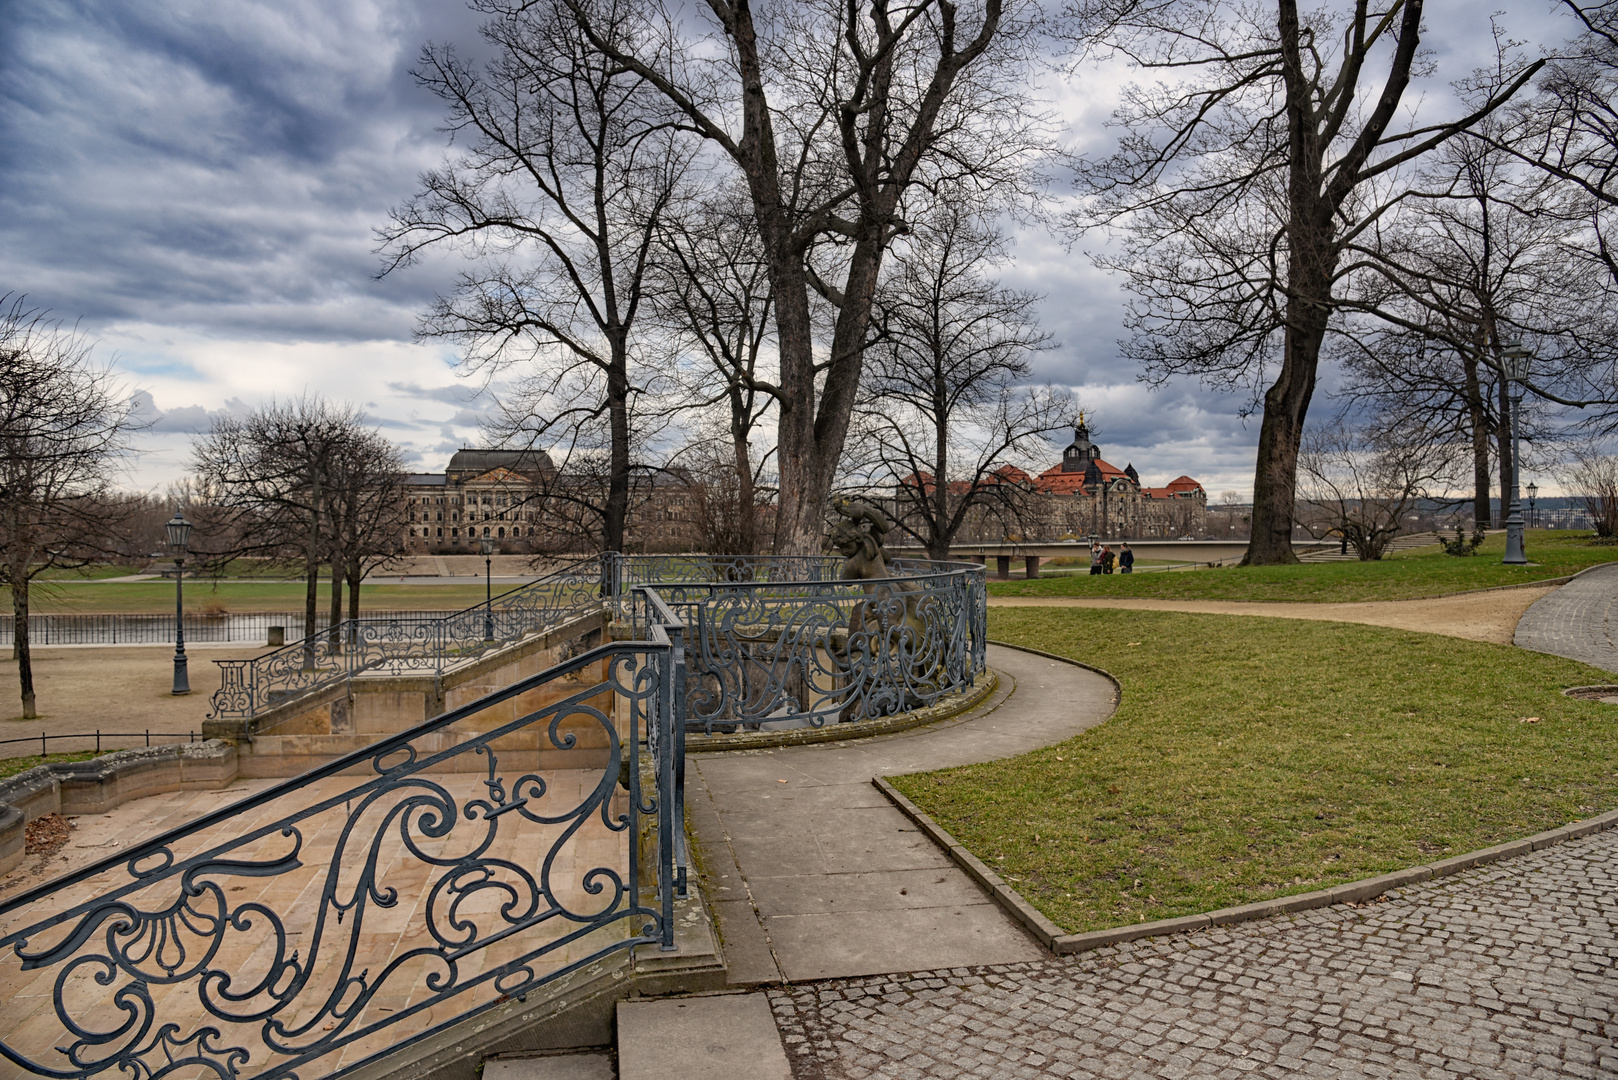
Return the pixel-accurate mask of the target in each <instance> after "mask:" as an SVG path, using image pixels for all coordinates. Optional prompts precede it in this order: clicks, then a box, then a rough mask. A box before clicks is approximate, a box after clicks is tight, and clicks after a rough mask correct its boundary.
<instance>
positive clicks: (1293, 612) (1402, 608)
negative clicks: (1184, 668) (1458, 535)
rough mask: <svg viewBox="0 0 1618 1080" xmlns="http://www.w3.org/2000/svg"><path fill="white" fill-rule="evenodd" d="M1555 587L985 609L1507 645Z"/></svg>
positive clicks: (997, 602)
mask: <svg viewBox="0 0 1618 1080" xmlns="http://www.w3.org/2000/svg"><path fill="white" fill-rule="evenodd" d="M1556 588H1557V586H1555V585H1539V586H1533V587H1530V588H1523V589H1497V590H1493V591H1490V592H1477V593H1466V594H1464V595H1461V596H1441V597H1433V598H1428V599H1423V600H1376V601H1370V602H1365V603H1354V604H1278V603H1255V602H1251V601H1244V600H1112V599H1095V600H1085V599H1080V598H1075V597H1061V598H1051V599H1043V598H1037V597H1026V596H1005V597H994V598H991V599H990V600H989V606H990V607H1086V608H1125V609H1130V610H1134V611H1192V612H1200V613H1203V614H1208V615H1262V616H1265V617H1268V618H1272V619H1315V620H1324V621H1326V622H1352V623H1365V624H1367V625H1370V626H1391V627H1393V628H1394V629H1397V630H1418V631H1420V632H1422V633H1424V634H1444V635H1447V636H1449V637H1458V638H1467V639H1468V640H1471V641H1492V642H1494V643H1495V644H1496V645H1510V644H1511V636H1512V633H1513V632H1514V631H1515V630H1516V628H1517V620H1518V619H1521V618H1522V616H1523V612H1525V611H1527V610H1528V608H1529V606H1530V605H1531V604H1533V602H1534V601H1535V600H1538V599H1539V598H1540V597H1542V596H1544V595H1545V594H1546V593H1549V592H1553V591H1554V590H1555V589H1556Z"/></svg>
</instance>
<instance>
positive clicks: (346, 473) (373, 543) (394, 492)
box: [327, 430, 408, 626]
mask: <svg viewBox="0 0 1618 1080" xmlns="http://www.w3.org/2000/svg"><path fill="white" fill-rule="evenodd" d="M404 478H405V477H404V458H403V455H402V454H401V453H400V452H399V448H398V447H397V446H395V445H394V444H393V443H391V442H389V441H388V440H387V439H386V438H384V437H383V436H382V435H381V434H380V433H378V432H375V431H364V430H360V431H356V432H354V433H352V435H351V438H350V444H349V446H348V448H347V450H346V451H345V452H344V453H343V454H342V455H341V456H340V457H338V458H337V459H336V460H335V461H334V463H333V469H332V476H331V483H330V485H329V487H328V488H327V490H328V492H329V495H328V500H329V503H330V511H329V515H328V516H329V519H330V521H331V529H330V536H331V567H332V599H333V607H332V613H331V625H333V626H335V625H336V624H337V623H338V621H339V620H340V619H341V603H340V600H341V596H342V590H341V589H339V588H338V587H337V578H338V576H339V574H341V576H342V580H343V582H344V583H345V584H346V585H347V586H348V617H349V618H350V619H357V618H359V617H360V584H361V583H362V582H363V581H364V580H365V578H366V577H367V576H369V575H370V573H371V572H372V571H373V570H376V569H378V568H380V567H383V566H386V565H388V564H389V563H390V562H393V561H394V560H396V559H398V558H399V556H401V555H403V554H404V531H405V529H406V528H407V527H408V526H407V515H406V494H405V484H404Z"/></svg>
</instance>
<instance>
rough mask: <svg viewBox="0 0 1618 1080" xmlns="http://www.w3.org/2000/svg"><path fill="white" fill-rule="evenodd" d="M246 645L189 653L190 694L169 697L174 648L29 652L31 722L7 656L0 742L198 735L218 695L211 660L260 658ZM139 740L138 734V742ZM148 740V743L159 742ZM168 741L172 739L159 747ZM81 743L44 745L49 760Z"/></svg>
mask: <svg viewBox="0 0 1618 1080" xmlns="http://www.w3.org/2000/svg"><path fill="white" fill-rule="evenodd" d="M263 651H264V650H263V649H262V648H258V649H255V648H253V647H252V646H251V645H240V644H237V645H221V646H218V647H207V646H187V648H186V654H187V656H188V658H189V661H190V662H189V664H187V670H188V672H189V674H190V678H191V693H190V694H189V695H188V696H184V697H175V696H174V694H173V693H172V692H171V691H172V690H173V687H174V646H172V645H129V646H121V645H110V646H102V645H67V646H60V645H59V646H52V647H49V648H41V649H35V650H34V694H35V698H36V699H37V701H38V704H39V711H40V713H41V714H42V715H41V716H40V718H39V719H37V720H22V719H18V718H19V717H21V716H22V698H21V697H20V696H19V694H18V691H17V662H16V661H15V660H13V659H11V657H10V650H9V649H7V650H6V654H5V659H3V660H0V739H17V738H23V737H32V738H34V739H38V737H39V733H40V732H42V731H43V732H46V733H48V734H51V735H59V734H60V735H67V734H77V733H79V732H93V731H95V730H97V729H98V728H99V729H100V730H101V732H102V733H103V735H106V734H109V733H112V732H122V733H126V734H140V733H144V732H145V731H146V730H147V729H148V728H150V729H151V730H152V731H153V732H154V733H156V732H165V733H168V734H174V733H180V734H184V733H187V732H191V731H195V732H197V736H198V738H201V735H202V721H203V719H204V718H206V717H207V715H208V699H209V697H210V696H211V695H212V694H213V692H214V691H215V690H217V689H219V669H218V668H217V667H215V666H214V663H213V662H214V661H215V660H226V659H236V658H240V657H248V656H256V655H258V654H259V653H260V652H263ZM142 737H143V738H144V735H143V736H142ZM157 741H158V740H157V739H155V738H154V739H153V742H157ZM162 741H164V742H173V741H175V740H173V739H165V740H162ZM94 745H95V741H94V740H93V739H92V740H90V741H89V742H84V743H69V742H61V743H58V742H57V741H56V740H55V739H52V740H51V742H50V749H51V752H52V753H56V752H57V751H65V750H88V749H91V748H92V747H93V746H94ZM138 745H141V744H140V743H139V742H131V741H130V740H129V739H120V740H117V741H110V740H106V739H103V746H104V747H105V748H108V749H115V750H122V749H125V748H127V747H130V746H138ZM38 752H39V744H38V742H35V743H34V744H33V745H32V746H28V745H26V744H15V743H13V744H7V743H0V757H15V756H18V755H20V754H24V753H32V754H37V753H38Z"/></svg>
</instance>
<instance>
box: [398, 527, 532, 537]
mask: <svg viewBox="0 0 1618 1080" xmlns="http://www.w3.org/2000/svg"><path fill="white" fill-rule="evenodd" d="M490 528H491V526H488V525H485V526H483V535H484V536H489V535H491V534H490V532H489V529H490ZM493 528H494V533H493V535H494V536H495V537H496V538H497V539H500V540H504V539H506V530H505V527H504V526H493ZM477 534H478V531H477V529H475V528H470V529H467V530H466V535H467V537H468V538H469V539H471V538H475V537H476V536H477ZM522 534H523V532H522V529H520V528H517V527H516V526H513V527H512V530H511V538H512V539H515V538H517V537H519V536H521V535H522ZM410 535H411V536H416V535H417V533H416V530H415V529H411V530H410ZM420 535H421V537H422V539H428V538H430V536H431V530H428V529H423V530H421V534H420ZM449 535H450V537H451V538H452V539H459V537H460V535H461V530H460V529H457V528H451V529H450V531H449ZM528 535H529V536H533V535H534V527H533V526H532V525H530V526H528ZM443 538H444V530H443V529H439V530H438V539H440V540H442V539H443Z"/></svg>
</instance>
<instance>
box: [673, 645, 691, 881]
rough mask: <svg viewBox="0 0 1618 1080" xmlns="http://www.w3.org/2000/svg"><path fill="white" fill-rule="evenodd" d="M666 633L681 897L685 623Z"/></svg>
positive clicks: (683, 865) (683, 873)
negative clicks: (669, 670) (667, 640)
mask: <svg viewBox="0 0 1618 1080" xmlns="http://www.w3.org/2000/svg"><path fill="white" fill-rule="evenodd" d="M668 633H669V656H670V660H671V663H670V668H671V672H670V675H671V681H672V682H673V687H672V688H671V697H672V708H671V710H670V713H669V723H670V724H671V725H672V731H671V732H670V734H671V735H672V736H673V737H672V738H671V739H670V740H669V743H670V746H671V747H672V754H673V757H674V828H675V829H676V830H677V833H676V836H677V838H678V839H677V841H676V844H677V846H676V854H677V858H676V860H675V867H674V874H675V891H676V892H677V893H678V894H679V895H680V896H682V897H683V896H685V894H686V868H687V865H688V864H689V863H690V861H691V860H690V859H689V858H687V857H686V856H687V852H686V839H685V671H686V666H685V627H684V626H683V625H682V624H680V623H674V624H672V625H670V626H669V627H668Z"/></svg>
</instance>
